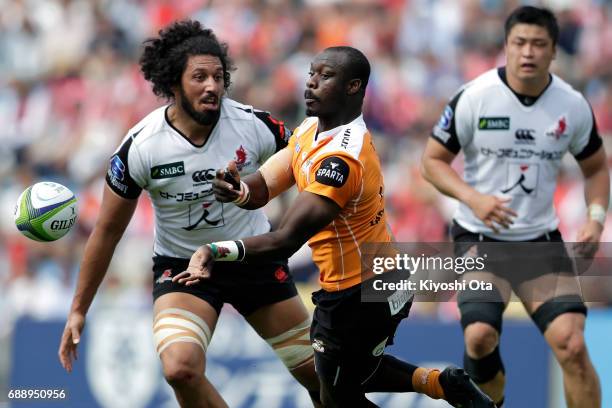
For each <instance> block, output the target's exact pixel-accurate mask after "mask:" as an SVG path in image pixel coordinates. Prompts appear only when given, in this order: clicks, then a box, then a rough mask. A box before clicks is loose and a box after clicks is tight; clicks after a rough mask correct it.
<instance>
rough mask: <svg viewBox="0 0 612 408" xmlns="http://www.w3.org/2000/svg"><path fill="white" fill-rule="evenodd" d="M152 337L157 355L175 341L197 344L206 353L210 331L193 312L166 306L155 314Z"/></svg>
mask: <svg viewBox="0 0 612 408" xmlns="http://www.w3.org/2000/svg"><path fill="white" fill-rule="evenodd" d="M153 337H154V339H155V347H156V348H157V354H158V355H160V354H161V353H162V351H164V350H165V349H166V347H168V346H169V345H170V344H172V343H177V342H187V343H195V344H198V345H199V346H200V347H202V350H203V351H204V353H206V349H207V348H208V343H209V342H210V338H211V333H210V328H209V327H208V325H207V324H206V322H205V321H204V320H202V319H201V318H200V317H199V316H198V315H196V314H195V313H192V312H190V311H188V310H185V309H179V308H168V309H164V310H162V311H160V312H159V313H158V314H157V315H156V316H155V321H154V322H153Z"/></svg>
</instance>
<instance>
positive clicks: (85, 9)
mask: <svg viewBox="0 0 612 408" xmlns="http://www.w3.org/2000/svg"><path fill="white" fill-rule="evenodd" d="M523 3H525V2H520V1H500V0H480V1H479V0H461V1H455V0H359V1H333V0H293V1H292V0H275V1H255V0H251V1H238V0H224V1H215V2H210V1H202V0H183V1H178V0H176V1H170V0H0V208H1V211H0V311H1V313H0V406H3V405H6V401H7V398H6V396H7V392H8V390H9V389H19V388H21V389H24V388H30V389H33V388H39V389H40V388H65V389H66V391H67V393H68V399H67V400H65V401H61V402H57V403H53V404H52V403H51V402H49V401H46V402H44V403H37V404H34V405H32V406H37V407H41V406H57V407H60V406H61V407H65V406H69V407H90V406H91V407H93V406H105V407H121V406H126V407H128V406H129V407H138V406H147V407H153V406H155V407H162V406H163V407H170V406H176V402H175V401H174V399H173V397H172V395H171V391H170V388H169V387H168V386H167V385H165V383H164V382H163V379H162V377H161V373H160V371H159V364H158V362H157V360H156V356H155V355H154V352H153V344H152V340H151V334H150V331H151V329H150V321H151V316H150V309H151V308H150V303H151V295H150V293H151V274H150V265H151V259H150V256H151V245H152V225H153V222H152V211H151V208H150V205H149V203H148V200H147V198H146V197H144V196H143V197H142V198H141V202H140V205H139V206H138V209H137V211H136V214H135V216H134V218H133V220H132V222H131V224H130V226H129V228H128V230H127V232H126V234H125V236H124V238H123V241H122V242H121V244H120V245H119V247H118V249H117V251H116V255H115V257H114V260H113V262H112V265H111V267H110V270H109V273H108V275H107V277H106V279H105V281H104V283H103V286H102V288H101V291H100V292H99V294H98V296H97V298H96V301H95V302H94V305H93V307H92V309H91V311H90V314H89V315H88V327H87V332H86V334H85V337H84V341H83V344H82V345H81V348H82V350H81V358H80V359H79V362H78V365H77V367H76V370H75V372H74V373H73V374H72V375H71V376H68V375H66V374H64V373H63V372H62V371H61V369H60V366H59V363H58V362H57V358H56V351H57V346H58V342H59V336H60V334H61V329H62V328H63V324H64V318H65V316H66V314H67V312H68V308H69V304H70V299H71V297H72V294H73V290H74V284H75V278H76V276H77V271H78V263H79V261H80V259H81V256H82V252H83V246H84V243H85V240H86V238H87V236H88V234H89V233H90V232H91V229H92V227H93V224H94V221H95V218H96V214H97V212H98V208H99V205H100V198H101V191H102V186H103V175H104V171H105V166H106V163H107V159H108V158H109V157H110V155H111V154H112V152H113V150H114V149H115V147H116V145H117V144H118V142H119V140H120V139H121V138H122V136H123V135H124V132H125V131H126V130H127V129H128V128H129V127H131V126H132V125H133V124H134V123H136V122H137V121H138V120H139V119H140V118H141V117H142V116H144V115H145V114H147V113H148V112H149V111H150V110H151V109H153V108H154V107H156V106H159V105H160V104H161V103H163V101H160V100H157V99H156V98H155V97H154V96H153V94H152V92H151V91H150V87H149V85H148V84H147V83H146V82H145V81H144V80H143V79H142V77H141V75H140V72H139V69H138V65H137V59H138V56H139V45H140V43H141V41H142V40H143V39H145V38H146V37H148V36H151V35H153V34H154V33H156V32H157V30H158V29H159V28H160V27H162V26H164V25H166V24H168V23H170V22H171V21H173V20H175V19H180V18H185V17H192V18H196V19H199V20H201V21H202V22H203V23H205V24H206V25H207V26H210V27H212V28H213V29H214V30H215V32H216V33H217V35H218V36H219V37H220V38H221V39H222V40H223V41H226V42H228V43H229V45H230V52H231V55H232V57H233V58H234V59H235V61H236V63H237V67H238V70H237V71H236V72H235V73H234V74H233V85H232V87H231V91H230V95H231V97H233V98H235V99H237V100H239V101H242V102H245V103H249V104H252V105H255V106H256V107H258V108H264V109H267V110H269V111H271V112H272V113H273V114H274V115H276V116H277V117H279V118H282V119H284V120H285V121H286V123H287V124H288V125H289V126H295V125H297V124H298V123H299V122H300V120H301V118H302V117H303V108H302V96H301V95H302V92H303V86H304V82H305V79H306V73H307V70H308V64H309V61H310V59H311V58H312V56H313V55H314V54H315V53H316V52H317V51H319V50H321V49H323V48H325V47H326V46H330V45H338V44H349V45H353V46H355V47H358V48H360V49H361V50H363V51H364V52H365V53H366V54H367V56H368V57H369V59H370V61H371V63H372V68H373V71H372V76H371V80H370V85H369V87H368V95H367V98H366V106H365V118H366V122H367V123H368V125H369V127H370V129H371V130H372V132H373V134H374V136H375V142H376V145H377V149H378V151H379V153H380V155H381V158H382V162H383V167H384V172H385V181H386V185H387V188H386V190H387V211H388V214H389V218H390V222H391V225H392V227H393V229H394V232H395V234H396V237H397V239H398V240H399V241H443V240H446V228H447V224H448V222H449V219H450V215H451V214H452V209H453V205H454V203H453V202H452V201H451V200H446V199H443V198H442V197H441V196H440V195H439V194H438V193H437V192H434V191H433V190H432V188H431V187H430V186H428V185H427V184H426V183H424V181H423V180H422V179H421V177H420V176H419V172H418V160H419V157H420V154H421V151H422V148H423V146H424V143H425V141H426V139H427V136H428V134H429V130H430V128H431V127H432V125H433V124H434V123H435V122H436V121H437V119H438V115H439V113H440V112H441V111H442V109H443V107H444V104H445V102H446V100H447V99H448V98H449V96H450V95H452V94H453V92H454V91H455V90H456V89H457V88H458V87H459V86H460V85H461V84H462V83H463V82H465V81H467V80H470V79H472V78H474V77H475V76H477V75H478V74H480V73H482V72H484V71H485V70H487V69H489V68H492V67H494V66H497V65H500V64H503V49H502V46H503V19H504V16H505V15H507V13H508V11H509V10H511V9H512V8H514V7H515V6H517V5H519V4H523ZM530 3H531V4H545V5H547V6H549V7H551V8H552V9H553V10H554V11H555V12H556V14H557V16H558V18H559V22H560V25H561V37H560V42H559V48H558V55H557V59H556V61H555V63H554V66H553V71H554V72H556V73H558V74H560V75H561V76H562V77H563V78H565V79H566V80H568V81H569V82H570V83H572V84H573V85H574V86H575V87H576V88H577V89H579V90H581V91H582V92H584V94H585V95H586V97H587V99H588V100H589V102H590V103H591V105H592V107H593V110H594V112H595V116H596V118H597V121H598V124H599V130H600V133H601V134H602V137H603V138H604V141H605V144H606V146H607V151H608V152H609V157H610V152H612V146H611V144H612V142H611V140H612V64H610V61H612V2H610V1H609V0H581V1H571V0H551V1H546V2H543V3H538V2H530ZM610 158H612V157H610ZM459 167H460V164H459ZM40 180H53V181H58V182H60V183H63V184H65V185H67V186H69V187H70V188H71V189H73V191H74V192H75V193H76V194H77V196H78V198H79V206H80V213H79V221H78V225H77V226H76V227H75V228H74V230H73V231H72V232H71V233H70V234H69V235H68V236H67V237H65V238H63V239H62V240H60V241H58V242H55V243H52V244H39V243H35V242H32V241H28V240H26V239H25V238H23V237H21V236H20V235H19V233H18V232H17V230H16V228H15V227H14V224H13V221H12V209H13V205H14V201H15V199H16V198H17V196H18V195H19V193H20V192H21V191H22V190H23V189H24V188H25V187H26V186H28V185H30V184H32V183H34V182H36V181H40ZM286 199H290V197H289V198H286ZM555 203H556V208H557V210H558V212H559V214H560V216H561V219H562V223H561V230H562V231H563V232H564V234H565V236H566V239H568V240H571V239H572V237H574V236H575V234H576V231H577V228H578V227H579V226H580V223H581V222H582V221H583V219H584V213H585V211H584V204H583V195H582V184H581V183H580V174H579V171H578V169H577V167H576V165H575V164H574V163H573V160H572V159H568V160H567V161H566V163H565V164H564V167H563V171H562V175H561V180H560V184H559V188H558V190H557V193H556V198H555ZM280 205H281V204H279V203H275V204H274V205H272V206H270V207H269V208H268V210H269V213H270V215H271V216H272V217H273V218H274V219H276V217H277V216H278V215H279V213H280ZM604 241H612V224H611V223H610V222H609V223H608V227H607V230H606V232H605V236H604ZM307 260H308V253H307V251H304V252H303V253H301V254H299V255H298V256H296V257H295V258H294V259H293V260H292V261H293V265H294V266H295V268H294V269H295V272H296V277H297V279H298V280H299V282H300V284H299V285H300V290H301V292H302V293H303V295H304V296H305V299H306V301H307V303H308V304H310V302H309V301H308V294H309V293H310V292H311V291H312V290H313V289H314V288H315V287H316V273H315V271H314V269H313V267H312V265H311V264H310V263H309V262H308V261H307ZM593 307H594V312H593V313H592V318H590V320H589V322H588V331H587V336H588V340H589V343H590V345H591V347H592V350H591V351H592V354H593V355H594V359H595V362H596V364H597V367H598V369H599V370H600V375H601V376H602V378H601V379H602V385H603V388H604V406H605V407H608V408H609V407H612V390H611V388H612V361H611V360H612V358H611V357H610V355H609V353H607V352H606V348H605V345H603V344H602V341H603V339H604V337H606V338H607V339H609V338H610V335H611V334H612V314H611V313H612V312H610V309H609V307H610V305H606V304H597V305H593ZM520 309H521V308H520V307H519V306H518V305H517V304H512V305H511V307H510V310H509V311H508V315H507V316H509V318H510V319H511V320H510V321H511V323H509V324H508V325H507V326H506V329H505V334H504V339H503V343H502V353H503V355H504V357H505V359H506V366H507V368H508V370H509V373H510V377H509V391H508V406H509V407H510V408H515V407H536V408H540V407H551V408H555V407H561V406H563V405H562V402H561V400H560V398H562V397H561V391H560V388H559V384H560V382H559V378H558V375H559V372H558V368H556V366H555V364H552V363H551V361H550V356H549V354H548V352H547V351H546V348H545V347H544V344H543V342H542V340H541V339H540V338H538V335H537V331H536V329H535V328H534V327H533V326H532V325H531V323H530V321H529V320H527V319H526V318H525V316H524V314H522V313H521V311H520ZM432 338H437V339H439V340H438V341H432V340H431V339H432ZM461 350H462V344H461V337H460V329H459V327H458V322H457V310H456V306H455V304H453V303H442V304H436V305H432V304H420V305H417V306H416V307H415V308H414V312H413V313H412V317H411V319H410V321H409V322H407V323H404V325H403V326H402V328H401V329H400V333H399V334H398V341H397V345H396V346H394V349H393V352H394V353H397V354H399V355H402V356H405V357H407V358H410V359H411V360H413V361H415V362H421V363H425V362H428V363H430V364H444V363H445V362H448V361H454V362H455V363H460V359H461ZM210 359H211V362H210V364H209V370H210V375H211V377H213V381H214V382H215V383H216V384H217V385H218V386H219V389H220V390H221V392H222V394H223V395H224V396H225V397H226V398H227V400H228V402H229V403H230V405H231V406H232V407H301V406H307V404H306V401H307V399H306V396H305V394H304V393H303V392H302V391H301V390H299V389H297V387H296V386H295V384H294V383H293V382H292V381H291V380H290V379H289V377H288V376H287V375H286V374H285V372H284V371H283V368H282V366H281V365H280V363H278V362H277V361H276V360H275V359H274V357H273V356H271V354H270V353H269V352H268V351H267V349H266V345H265V343H263V342H262V341H260V340H258V339H257V338H256V336H255V335H254V333H253V332H252V331H251V330H250V329H249V328H248V327H247V326H246V325H245V324H244V322H243V321H241V320H240V319H239V318H237V316H236V314H235V313H233V310H228V309H227V308H226V311H225V316H224V317H223V318H222V321H221V323H220V327H219V329H218V332H217V333H216V335H215V338H214V340H213V342H212V346H211V351H210ZM377 398H379V401H381V404H383V405H384V406H388V407H396V406H414V407H438V406H439V407H441V406H445V405H444V404H442V403H430V402H427V401H425V400H421V399H418V398H414V396H402V397H399V398H395V397H393V398H392V397H388V396H378V397H377ZM13 402H14V401H13ZM409 403H412V405H408V404H409ZM305 404H306V405H305ZM11 406H18V407H22V406H23V407H25V406H29V405H28V403H25V402H23V401H22V402H19V403H15V402H14V403H13V405H11Z"/></svg>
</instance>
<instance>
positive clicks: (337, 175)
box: [304, 152, 363, 208]
mask: <svg viewBox="0 0 612 408" xmlns="http://www.w3.org/2000/svg"><path fill="white" fill-rule="evenodd" d="M309 180H310V183H309V184H308V185H307V186H306V188H305V189H304V191H308V192H311V193H314V194H318V195H320V196H323V197H327V198H329V199H331V200H333V201H335V202H336V204H338V205H339V206H340V207H342V208H343V207H344V206H346V204H347V203H348V202H349V201H350V200H351V199H353V198H354V197H355V196H356V195H357V194H358V193H359V192H360V190H361V183H362V181H363V167H362V166H361V163H359V161H357V160H356V159H355V158H353V157H351V156H349V155H347V154H342V153H340V152H331V153H328V154H325V155H324V156H322V157H319V158H318V160H317V161H316V162H315V163H313V165H312V166H311V167H310V172H309Z"/></svg>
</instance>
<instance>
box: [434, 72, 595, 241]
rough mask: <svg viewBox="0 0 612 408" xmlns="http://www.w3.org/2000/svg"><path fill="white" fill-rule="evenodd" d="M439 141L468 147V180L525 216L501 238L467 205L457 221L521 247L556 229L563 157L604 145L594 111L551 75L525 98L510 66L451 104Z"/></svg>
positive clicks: (583, 154)
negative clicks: (510, 76) (511, 81)
mask: <svg viewBox="0 0 612 408" xmlns="http://www.w3.org/2000/svg"><path fill="white" fill-rule="evenodd" d="M432 137H433V138H434V139H435V140H437V141H438V142H440V143H441V144H442V145H444V146H445V147H446V148H447V149H448V150H450V151H451V152H453V153H455V154H456V153H458V152H459V150H461V149H463V152H464V155H465V169H464V180H465V181H466V182H467V183H468V184H469V185H471V186H472V187H474V188H475V189H476V190H478V191H479V192H481V193H484V194H491V195H495V196H500V197H504V196H506V197H509V198H511V201H510V203H509V204H508V206H509V207H510V208H512V209H514V210H515V211H516V212H517V214H518V217H516V218H515V220H514V224H513V225H511V226H510V228H508V229H501V230H500V232H499V233H497V234H496V233H494V232H493V231H492V230H491V229H490V228H488V227H487V226H486V225H484V223H483V222H482V221H481V220H479V219H478V218H477V217H476V216H475V215H474V214H473V213H472V210H470V208H469V207H468V206H467V205H465V204H464V203H460V204H459V208H458V209H457V211H456V213H455V220H456V221H457V223H459V224H460V225H461V226H462V227H463V228H465V229H467V230H469V231H472V232H474V233H482V234H483V235H487V236H489V237H491V238H494V239H499V240H508V241H521V240H529V239H533V238H536V237H538V236H540V235H542V234H545V233H547V232H549V231H552V230H554V229H556V228H557V225H558V224H559V219H558V218H557V215H556V212H555V209H554V206H553V194H554V192H555V188H556V185H557V175H558V172H559V167H560V166H561V159H562V157H563V156H564V155H565V153H566V152H568V151H569V152H570V153H571V154H572V155H573V156H574V157H575V158H576V159H577V160H584V159H586V158H588V157H589V156H591V155H592V154H594V153H595V152H596V151H597V150H598V149H599V148H600V146H601V144H602V142H601V138H600V137H599V135H598V133H597V126H596V123H595V118H594V116H593V113H592V111H591V108H590V106H589V104H588V102H587V101H586V100H585V98H584V97H583V96H582V95H581V94H580V93H579V92H577V91H576V90H574V89H573V88H572V87H571V86H570V85H569V84H567V83H566V82H565V81H563V80H562V79H561V78H559V77H557V76H555V75H551V80H550V82H549V85H548V87H547V88H546V89H545V90H544V91H543V92H542V94H541V95H540V96H539V97H537V98H534V97H528V96H524V95H518V94H516V93H515V92H513V91H512V89H511V88H510V87H509V86H508V84H507V81H506V72H505V68H498V69H493V70H491V71H488V72H486V73H484V74H483V75H481V76H479V77H478V78H476V79H475V80H473V81H472V82H470V83H468V84H466V85H465V86H464V87H463V88H462V89H460V90H459V92H458V93H457V94H456V95H455V96H454V97H453V98H452V99H451V101H450V102H449V104H448V105H447V106H446V108H445V110H444V112H443V113H442V116H441V117H440V121H439V122H438V124H437V125H436V126H435V127H434V129H433V132H432Z"/></svg>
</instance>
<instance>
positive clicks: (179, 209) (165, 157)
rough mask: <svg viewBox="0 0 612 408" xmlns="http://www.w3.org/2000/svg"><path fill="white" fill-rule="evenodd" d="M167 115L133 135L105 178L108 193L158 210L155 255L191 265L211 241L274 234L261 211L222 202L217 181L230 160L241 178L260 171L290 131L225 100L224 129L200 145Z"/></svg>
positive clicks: (147, 121)
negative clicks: (145, 198)
mask: <svg viewBox="0 0 612 408" xmlns="http://www.w3.org/2000/svg"><path fill="white" fill-rule="evenodd" d="M167 111H168V106H164V107H161V108H159V109H156V110H155V111H153V112H152V113H150V114H149V115H148V116H146V117H145V118H144V119H143V120H142V121H140V122H139V123H138V124H137V125H136V126H134V127H133V128H132V129H131V130H130V131H129V132H128V134H127V136H126V137H125V138H124V139H123V141H122V142H121V145H120V146H119V148H118V149H117V151H116V152H115V153H114V155H113V156H112V158H111V159H110V164H109V167H108V171H107V174H106V182H107V184H108V186H109V187H110V188H111V189H112V190H113V191H114V192H115V193H116V194H118V195H119V196H121V197H123V198H127V199H135V198H137V197H138V196H139V195H140V193H141V191H142V190H143V189H144V190H146V191H147V192H148V194H149V196H150V198H151V202H152V204H153V208H154V210H155V242H154V252H155V254H156V255H161V256H167V257H175V258H189V257H191V255H192V254H193V252H194V251H195V250H196V249H197V248H198V247H199V246H200V245H202V244H203V243H205V242H212V241H219V240H232V239H237V238H243V237H248V236H252V235H257V234H261V233H265V232H267V231H269V230H270V224H269V222H268V219H267V218H266V216H265V215H264V213H263V211H261V210H256V211H247V210H243V209H241V208H239V207H237V206H236V205H234V204H232V203H221V202H218V201H216V200H215V197H214V195H213V191H212V180H213V179H214V177H215V172H216V170H217V169H219V168H224V167H225V166H226V165H227V163H228V161H230V160H235V161H236V165H237V167H238V171H239V173H240V174H241V176H245V175H247V174H251V173H253V172H255V171H256V170H257V169H258V168H259V166H260V164H262V163H263V162H265V161H266V160H267V159H268V158H269V157H270V156H271V155H273V154H274V153H275V152H276V151H278V150H280V149H282V148H284V147H285V146H287V141H288V139H289V137H290V135H291V132H290V131H289V130H288V129H286V127H285V126H284V124H283V123H282V122H279V121H277V120H275V119H274V118H272V117H271V116H270V114H269V113H267V112H263V111H259V110H255V109H254V108H253V107H252V106H248V105H243V104H240V103H238V102H236V101H233V100H231V99H229V98H223V99H222V101H221V113H220V117H219V120H218V122H217V123H216V124H215V126H214V128H213V130H212V132H211V134H210V136H209V137H208V140H207V141H206V143H205V144H204V145H202V146H197V145H195V144H193V143H192V142H191V141H190V140H189V139H188V138H187V137H186V136H185V135H183V134H182V133H181V132H180V131H179V130H178V129H176V128H174V127H173V126H172V124H171V123H170V121H169V120H168V115H167Z"/></svg>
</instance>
